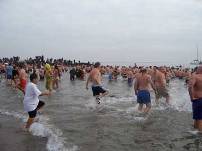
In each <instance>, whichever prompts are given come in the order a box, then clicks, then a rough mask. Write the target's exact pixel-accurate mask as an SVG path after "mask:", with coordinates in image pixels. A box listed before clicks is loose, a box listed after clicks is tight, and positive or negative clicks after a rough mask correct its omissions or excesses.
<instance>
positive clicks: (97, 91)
mask: <svg viewBox="0 0 202 151" xmlns="http://www.w3.org/2000/svg"><path fill="white" fill-rule="evenodd" d="M90 81H91V82H92V91H93V96H95V97H96V100H97V103H98V104H100V97H103V96H105V95H107V94H108V91H107V90H106V89H104V88H103V87H102V85H101V81H102V77H101V73H100V63H99V62H96V63H95V65H94V69H93V70H92V71H91V72H90V74H89V76H88V79H87V82H86V89H87V90H88V83H89V82H90Z"/></svg>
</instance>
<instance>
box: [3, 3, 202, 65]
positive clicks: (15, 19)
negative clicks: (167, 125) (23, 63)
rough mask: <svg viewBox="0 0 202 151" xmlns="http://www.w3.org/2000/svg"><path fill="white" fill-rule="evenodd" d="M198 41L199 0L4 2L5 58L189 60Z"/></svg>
mask: <svg viewBox="0 0 202 151" xmlns="http://www.w3.org/2000/svg"><path fill="white" fill-rule="evenodd" d="M196 44H198V45H199V50H200V49H201V54H202V1H201V0H44V1H42V0H0V53H1V56H13V55H20V56H23V57H26V56H35V55H41V54H44V55H45V56H49V57H50V56H51V57H64V58H70V59H73V58H75V59H81V60H82V61H87V60H90V61H96V60H99V61H101V62H145V61H146V62H147V61H154V62H173V63H186V62H190V61H192V60H193V59H194V57H195V55H196V52H195V51H196Z"/></svg>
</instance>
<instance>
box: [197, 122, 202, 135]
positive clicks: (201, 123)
mask: <svg viewBox="0 0 202 151" xmlns="http://www.w3.org/2000/svg"><path fill="white" fill-rule="evenodd" d="M197 122H198V130H199V131H200V132H202V120H198V121H197Z"/></svg>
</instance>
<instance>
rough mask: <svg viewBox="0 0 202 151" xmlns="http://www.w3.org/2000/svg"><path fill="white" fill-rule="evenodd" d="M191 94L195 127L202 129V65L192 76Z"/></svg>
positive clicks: (190, 83)
mask: <svg viewBox="0 0 202 151" xmlns="http://www.w3.org/2000/svg"><path fill="white" fill-rule="evenodd" d="M189 94H190V98H191V101H192V109H193V119H194V128H196V129H198V130H199V131H202V66H199V67H198V69H197V71H196V73H195V74H193V75H192V76H191V79H190V82H189Z"/></svg>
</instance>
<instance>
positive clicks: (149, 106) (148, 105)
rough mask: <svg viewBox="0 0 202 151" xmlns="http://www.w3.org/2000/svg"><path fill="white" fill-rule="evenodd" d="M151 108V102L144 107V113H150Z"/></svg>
mask: <svg viewBox="0 0 202 151" xmlns="http://www.w3.org/2000/svg"><path fill="white" fill-rule="evenodd" d="M150 109H151V103H148V104H146V108H145V109H144V113H148V112H149V111H150Z"/></svg>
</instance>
